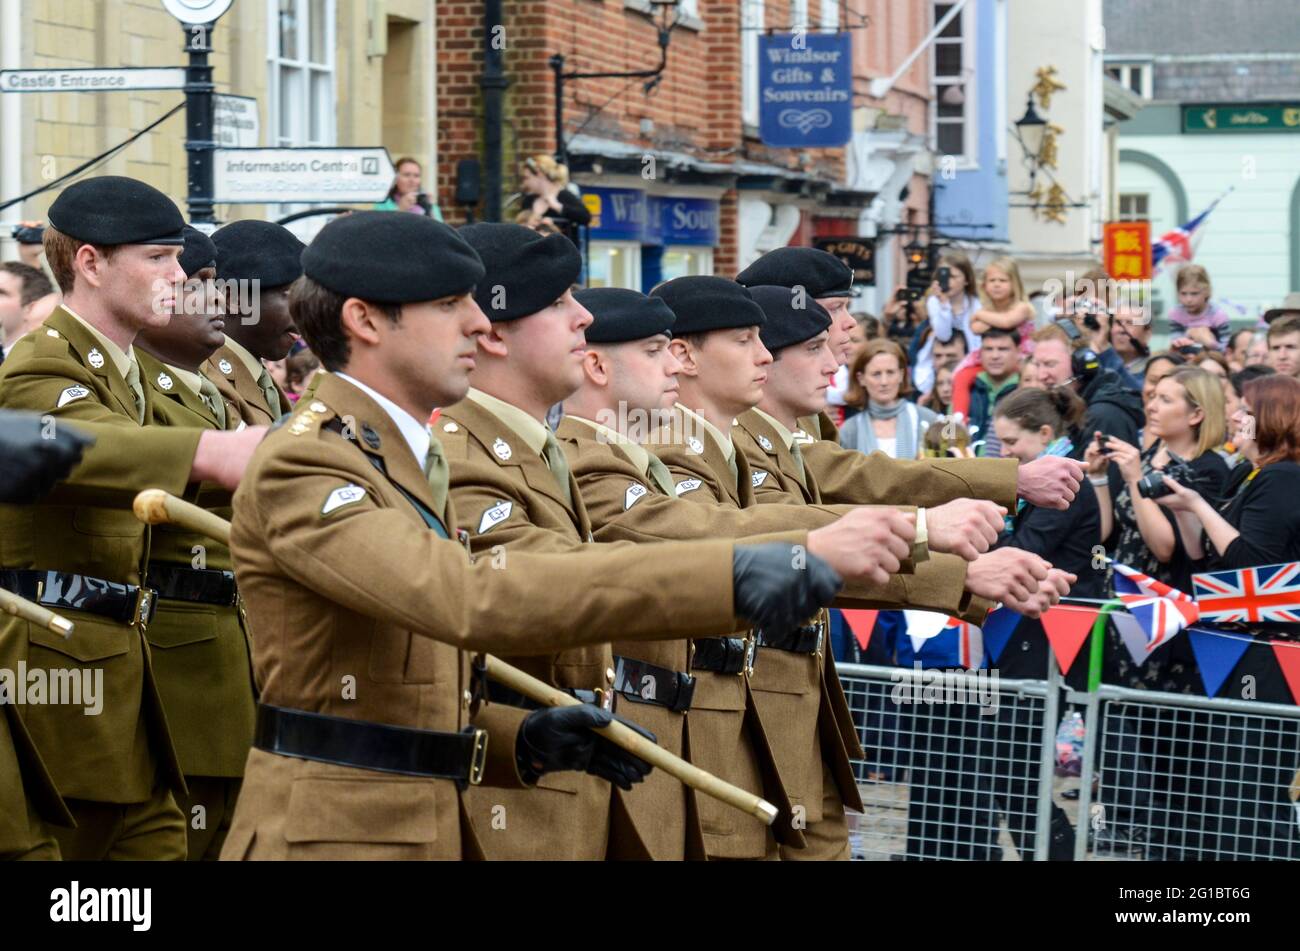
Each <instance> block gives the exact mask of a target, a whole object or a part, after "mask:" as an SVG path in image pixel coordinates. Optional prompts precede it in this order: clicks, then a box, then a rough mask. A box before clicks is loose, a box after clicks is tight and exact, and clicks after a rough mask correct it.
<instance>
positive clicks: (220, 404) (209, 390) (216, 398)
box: [199, 376, 226, 429]
mask: <svg viewBox="0 0 1300 951" xmlns="http://www.w3.org/2000/svg"><path fill="white" fill-rule="evenodd" d="M199 399H201V400H203V403H204V405H205V406H207V408H208V409H209V410H211V411H212V415H213V416H215V417H216V419H217V428H218V429H225V428H226V401H225V400H223V399H222V398H221V394H220V393H219V392H218V391H217V385H216V384H215V383H213V382H212V381H211V380H209V379H208V378H207V377H206V376H200V377H199Z"/></svg>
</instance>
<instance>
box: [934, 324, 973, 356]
mask: <svg viewBox="0 0 1300 951" xmlns="http://www.w3.org/2000/svg"><path fill="white" fill-rule="evenodd" d="M952 343H959V344H961V352H962V353H967V352H968V351H969V350H970V347H968V346H966V335H965V334H964V333H962V332H961V331H960V330H956V331H953V335H952V336H951V337H949V338H948V339H947V340H940V339H939V338H938V337H935V338H934V345H935V346H936V347H946V346H948V345H949V344H952ZM931 350H933V348H931Z"/></svg>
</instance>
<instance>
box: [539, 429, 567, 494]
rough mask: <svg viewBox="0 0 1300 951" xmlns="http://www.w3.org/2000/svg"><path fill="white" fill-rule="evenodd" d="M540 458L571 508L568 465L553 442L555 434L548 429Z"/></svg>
mask: <svg viewBox="0 0 1300 951" xmlns="http://www.w3.org/2000/svg"><path fill="white" fill-rule="evenodd" d="M542 458H544V459H545V460H546V464H547V465H548V466H550V469H551V475H553V476H555V481H556V482H558V483H559V484H560V493H561V494H562V495H563V496H564V501H565V502H566V503H568V504H569V505H570V506H572V505H573V494H572V493H571V492H570V491H569V463H568V462H567V461H566V460H565V458H564V450H562V449H561V448H560V444H559V443H558V442H556V441H555V433H553V432H551V431H550V430H549V429H548V430H547V431H546V445H544V446H543V447H542Z"/></svg>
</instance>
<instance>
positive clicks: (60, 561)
mask: <svg viewBox="0 0 1300 951" xmlns="http://www.w3.org/2000/svg"><path fill="white" fill-rule="evenodd" d="M49 219H50V226H49V227H48V228H46V231H45V253H46V257H47V259H48V260H49V262H50V266H51V268H52V270H53V271H54V275H55V278H56V279H57V280H58V283H59V287H60V289H61V290H62V291H63V295H64V304H63V306H62V307H60V308H59V309H58V310H56V311H55V312H54V313H53V314H52V315H51V316H50V317H49V318H48V319H47V320H46V321H45V323H44V324H43V325H42V326H41V327H39V328H37V329H36V330H35V331H33V332H32V333H31V334H28V335H27V336H25V337H24V338H23V339H22V340H20V341H19V342H18V344H17V345H16V346H15V347H14V349H13V352H12V353H11V354H10V355H9V357H8V359H6V360H5V362H4V366H3V367H2V368H0V406H5V407H9V408H20V409H29V410H35V411H38V412H40V413H43V414H46V415H47V416H50V417H53V421H54V424H55V426H56V427H57V426H58V425H60V424H61V423H62V422H64V421H68V422H75V423H76V424H77V426H76V428H78V429H80V430H82V431H84V432H85V433H86V434H88V435H90V436H92V437H94V438H95V440H96V442H95V444H94V446H92V447H90V448H88V449H86V451H85V455H84V457H83V459H82V461H81V464H80V465H79V466H77V468H76V469H74V470H73V472H72V474H71V475H70V476H69V478H68V479H67V480H66V481H65V482H64V483H62V484H61V485H60V486H58V487H57V488H56V489H55V490H54V491H53V492H51V493H50V495H48V496H46V498H45V499H43V500H42V501H41V502H39V503H37V504H35V505H27V506H15V505H3V506H0V584H3V585H4V587H6V588H8V589H9V590H11V591H14V592H15V593H17V594H19V595H21V596H23V597H26V598H27V599H28V600H31V601H36V602H37V603H39V604H42V605H45V606H47V607H51V608H54V609H55V610H57V611H58V612H59V613H60V614H64V615H66V616H67V617H68V619H69V620H71V621H73V622H74V624H75V625H76V630H75V632H74V633H73V634H72V636H71V637H68V638H64V637H62V636H60V635H58V634H54V633H51V632H49V631H46V630H44V629H42V628H39V627H38V626H36V625H34V624H31V623H28V622H26V621H23V620H19V619H16V618H14V619H8V620H6V621H5V622H4V623H3V625H0V652H3V654H4V655H5V658H6V659H7V660H11V661H13V663H11V664H6V665H5V666H9V667H11V668H12V667H14V666H15V665H16V663H17V662H19V661H22V662H25V664H26V666H27V668H28V670H41V671H44V672H45V673H46V675H47V676H50V675H54V676H57V677H59V678H63V679H64V680H65V682H66V681H67V680H71V679H80V680H81V681H82V682H85V681H87V680H90V681H91V682H92V683H93V682H95V681H97V680H98V678H100V677H101V676H102V691H101V693H102V696H100V698H99V701H100V703H102V709H101V711H100V712H99V714H98V715H96V716H87V715H86V712H85V709H84V708H83V707H81V706H73V705H66V704H65V705H56V704H44V705H28V706H27V707H26V708H25V709H24V710H23V711H22V716H23V720H24V723H25V724H26V726H27V728H28V729H29V730H30V732H31V734H32V738H33V739H34V740H35V743H36V746H37V748H38V749H40V751H41V754H42V756H43V757H44V758H45V762H46V765H47V766H48V767H49V769H50V772H51V774H52V776H53V779H54V782H55V784H56V785H57V787H58V789H59V791H60V792H61V793H62V794H63V796H64V798H65V801H66V802H67V805H68V809H69V811H70V812H71V814H72V816H73V817H74V819H75V820H76V823H77V827H76V829H73V830H65V829H57V828H56V829H53V830H52V831H53V834H54V836H55V838H56V839H57V840H58V841H59V846H60V852H61V853H62V856H63V858H65V859H102V858H152V859H157V858H171V859H182V858H184V857H185V829H184V820H183V817H182V816H181V813H180V810H179V809H178V808H177V805H176V800H175V798H174V797H173V793H175V794H178V795H183V794H184V782H183V780H182V778H181V773H180V770H179V768H178V766H177V763H176V756H175V751H174V750H173V748H172V743H171V739H170V737H169V735H168V729H167V723H166V719H165V717H164V715H163V712H162V708H161V704H160V702H159V698H158V694H157V690H156V687H155V682H154V678H153V674H152V670H151V667H150V663H149V649H148V645H147V643H146V642H145V639H144V636H143V635H144V629H145V627H146V625H147V624H148V621H149V618H150V616H151V614H152V609H153V606H154V601H155V598H154V592H153V591H152V590H150V589H149V588H147V587H143V574H144V554H145V551H146V550H147V547H148V540H149V537H148V533H147V530H146V528H145V526H144V525H143V524H141V523H140V522H139V521H137V520H136V518H135V516H134V515H133V514H132V512H131V511H130V506H131V502H132V501H133V499H134V497H135V494H136V493H137V492H139V491H140V490H142V489H145V488H150V487H159V488H163V489H166V490H167V491H170V492H173V493H175V494H182V493H184V491H185V489H186V486H187V485H189V484H190V483H192V482H198V481H202V480H207V481H210V482H214V483H217V484H221V485H224V486H226V487H227V488H233V487H234V486H235V485H236V484H237V483H238V481H239V478H240V476H241V474H242V472H243V468H244V466H245V465H246V464H247V460H248V457H249V455H250V454H251V452H252V450H253V448H254V447H255V445H256V444H257V442H258V441H259V440H260V439H261V437H262V436H263V434H264V430H262V429H260V428H251V429H248V430H246V431H244V432H240V433H220V432H214V431H205V430H202V429H197V428H194V429H187V428H160V427H153V426H146V425H144V424H145V422H146V421H147V420H148V419H149V417H150V414H151V412H152V407H153V398H152V396H151V395H150V394H151V390H149V389H146V388H145V387H144V386H143V385H142V384H141V375H140V366H139V361H138V359H137V355H136V354H135V351H134V349H133V347H132V344H133V342H134V341H135V338H136V335H137V334H138V333H139V331H140V330H141V329H143V328H145V327H148V326H162V325H165V324H166V323H167V322H168V320H170V319H171V310H172V308H173V307H174V303H175V302H174V293H173V291H172V288H173V286H174V283H175V282H176V281H177V280H179V279H181V278H182V277H183V272H182V271H181V270H180V268H179V266H178V264H177V255H178V254H179V253H180V250H181V245H182V241H183V236H182V227H183V225H184V221H183V219H182V218H181V214H180V211H179V210H178V209H177V208H176V206H175V204H173V203H172V201H171V200H170V199H168V198H167V197H166V196H165V195H163V194H162V193H161V192H159V191H157V190H156V189H154V188H151V187H150V186H148V185H145V184H144V183H142V182H137V181H134V180H132V179H129V178H120V177H116V176H105V177H100V178H92V179H86V180H83V181H80V182H77V183H76V184H74V185H71V186H69V187H68V188H67V189H65V190H64V191H63V193H62V194H61V195H60V196H59V197H58V198H57V199H56V200H55V202H54V204H53V205H52V206H51V207H50V213H49ZM160 288H162V289H161V290H160Z"/></svg>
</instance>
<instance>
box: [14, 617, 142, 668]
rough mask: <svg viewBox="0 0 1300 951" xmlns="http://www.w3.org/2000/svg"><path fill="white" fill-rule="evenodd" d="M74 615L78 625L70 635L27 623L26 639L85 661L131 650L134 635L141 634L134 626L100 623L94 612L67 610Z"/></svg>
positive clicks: (37, 645) (38, 645) (72, 618)
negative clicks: (81, 612) (89, 614)
mask: <svg viewBox="0 0 1300 951" xmlns="http://www.w3.org/2000/svg"><path fill="white" fill-rule="evenodd" d="M68 613H69V614H71V615H72V617H71V620H73V621H75V623H76V625H77V629H76V630H75V631H73V632H72V634H71V635H70V636H68V637H64V636H63V635H62V634H55V633H54V632H53V631H49V630H46V629H45V628H43V627H37V626H36V625H35V624H28V625H27V639H28V641H29V642H30V643H31V644H32V645H34V646H36V647H43V648H45V649H47V650H51V651H54V652H55V653H58V654H62V655H63V656H65V657H71V658H72V659H73V660H75V661H78V662H80V663H83V664H88V663H91V662H92V661H97V660H105V659H107V658H109V657H117V656H120V655H122V654H126V653H129V652H130V650H131V638H133V637H139V636H140V635H139V634H137V633H136V630H135V628H133V627H126V626H124V625H118V624H103V623H97V622H96V621H95V620H94V618H93V616H87V615H83V614H80V613H79V612H76V611H70V612H68Z"/></svg>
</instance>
